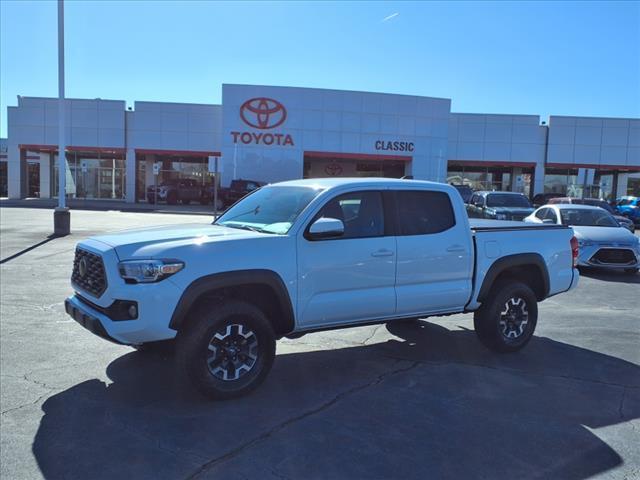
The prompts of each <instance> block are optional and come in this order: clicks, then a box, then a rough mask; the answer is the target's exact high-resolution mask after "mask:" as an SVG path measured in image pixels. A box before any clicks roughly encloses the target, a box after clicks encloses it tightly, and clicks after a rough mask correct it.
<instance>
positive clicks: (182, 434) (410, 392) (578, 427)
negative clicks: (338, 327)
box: [33, 322, 640, 479]
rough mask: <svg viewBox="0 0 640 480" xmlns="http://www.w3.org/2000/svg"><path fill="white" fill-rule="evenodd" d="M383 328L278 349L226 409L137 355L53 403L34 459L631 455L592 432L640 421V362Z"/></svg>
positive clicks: (357, 461) (249, 469)
mask: <svg viewBox="0 0 640 480" xmlns="http://www.w3.org/2000/svg"><path fill="white" fill-rule="evenodd" d="M387 329H388V330H389V332H390V333H391V334H392V335H394V337H395V338H393V339H390V340H387V341H385V342H382V343H377V344H373V345H367V344H363V345H354V346H348V347H346V348H339V349H332V350H322V349H320V348H321V346H320V345H321V344H322V342H323V340H322V339H323V337H322V335H319V336H316V335H311V336H307V337H303V338H302V339H300V340H298V342H300V343H303V344H304V343H305V342H308V343H307V345H306V346H305V348H311V347H314V346H315V345H318V349H316V350H315V351H305V352H297V353H287V354H281V355H278V357H277V358H276V362H275V365H274V368H273V370H272V372H271V374H270V376H269V377H268V378H267V381H266V382H265V384H263V385H262V387H260V388H259V389H258V390H257V391H255V392H254V393H253V394H252V395H250V396H247V397H244V398H241V399H237V400H233V401H228V402H217V403H211V402H207V401H205V400H203V399H202V398H200V397H199V396H197V395H196V394H194V393H193V392H192V391H191V390H190V389H189V388H186V387H184V384H183V383H182V381H180V380H178V379H177V378H176V375H175V372H174V371H173V367H172V364H173V363H172V359H171V358H170V357H169V356H167V355H158V354H142V353H140V352H133V353H129V354H126V355H124V356H122V357H120V358H118V359H116V360H114V361H113V362H112V363H111V364H110V365H109V366H108V368H107V375H108V377H109V379H110V380H111V381H112V383H109V384H105V383H103V382H101V381H99V380H97V379H94V380H89V381H86V382H83V383H80V384H78V385H75V386H74V387H72V388H70V389H68V390H66V391H63V392H61V393H58V394H56V395H53V396H52V397H50V398H49V399H48V400H47V401H46V402H45V403H44V404H43V407H42V408H43V410H44V417H43V418H42V420H41V423H40V426H39V428H38V432H37V434H36V437H35V440H34V443H33V453H34V455H35V457H36V459H37V462H38V465H39V467H40V469H41V471H42V473H43V475H44V477H45V478H51V479H54V478H62V477H64V478H92V479H97V478H153V479H159V478H192V477H193V478H196V477H197V478H214V477H215V478H217V477H224V478H229V479H235V478H260V479H263V478H266V479H269V478H280V479H282V478H292V479H293V478H302V477H304V478H328V479H337V478H443V477H447V478H479V477H482V478H497V479H513V478H532V477H536V478H575V479H579V478H580V479H581V478H587V477H590V476H592V475H594V474H597V473H601V472H604V471H607V470H609V469H612V468H614V467H617V466H621V465H622V464H623V459H622V457H621V456H620V454H619V453H617V452H616V451H614V450H613V449H612V448H611V447H610V446H609V445H608V444H607V443H606V442H605V441H603V440H602V439H601V438H599V437H598V436H597V435H596V434H594V433H592V431H590V429H598V428H601V427H605V426H609V425H614V424H619V423H622V422H626V421H628V420H631V419H635V418H638V416H640V368H639V367H638V366H637V365H635V364H633V363H630V362H627V361H624V360H621V359H618V358H615V357H612V356H608V355H603V354H600V353H596V352H593V351H590V350H586V349H583V348H578V347H575V346H572V345H568V344H565V343H561V342H556V341H554V340H551V339H548V338H542V337H534V339H533V340H532V341H531V343H530V344H529V345H528V346H527V348H526V349H525V350H524V351H522V352H520V353H517V354H513V355H497V354H494V353H491V352H489V351H487V350H485V349H484V348H483V347H482V346H481V345H480V344H479V342H478V341H477V340H476V338H475V334H474V332H472V331H467V330H460V329H458V330H448V329H446V328H444V327H441V326H438V325H434V324H430V323H427V322H418V323H417V324H405V323H397V324H392V325H389V326H388V327H387ZM289 345H290V346H291V347H292V348H298V347H296V344H295V343H289ZM624 428H627V427H624ZM628 428H632V427H631V426H628ZM632 436H633V435H632V434H631V437H632ZM630 448H633V447H630Z"/></svg>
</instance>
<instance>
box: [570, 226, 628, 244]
mask: <svg viewBox="0 0 640 480" xmlns="http://www.w3.org/2000/svg"><path fill="white" fill-rule="evenodd" d="M571 228H573V231H574V233H575V236H576V238H578V239H579V240H584V241H592V242H598V243H616V244H620V245H636V240H635V239H636V236H635V235H634V234H633V233H631V232H630V231H629V230H627V229H626V228H624V227H581V226H575V227H574V226H571Z"/></svg>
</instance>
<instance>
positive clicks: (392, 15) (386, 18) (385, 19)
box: [382, 12, 400, 22]
mask: <svg viewBox="0 0 640 480" xmlns="http://www.w3.org/2000/svg"><path fill="white" fill-rule="evenodd" d="M398 15H400V14H399V13H398V12H396V13H392V14H391V15H389V16H388V17H384V18H383V19H382V21H383V22H386V21H388V20H391V19H392V18H395V17H397V16H398Z"/></svg>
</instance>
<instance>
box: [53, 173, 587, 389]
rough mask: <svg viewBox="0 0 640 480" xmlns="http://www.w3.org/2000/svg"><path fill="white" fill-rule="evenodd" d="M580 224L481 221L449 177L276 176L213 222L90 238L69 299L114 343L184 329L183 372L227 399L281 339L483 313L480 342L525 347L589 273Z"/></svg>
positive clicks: (180, 343) (255, 381) (78, 314)
mask: <svg viewBox="0 0 640 480" xmlns="http://www.w3.org/2000/svg"><path fill="white" fill-rule="evenodd" d="M577 256H578V243H577V240H576V239H575V238H574V236H573V231H572V230H571V229H570V228H567V227H563V226H554V225H535V224H525V223H520V222H506V221H502V222H501V221H492V220H478V221H476V223H474V224H472V225H470V223H469V220H468V219H467V214H466V212H465V208H464V204H463V203H462V199H461V198H460V195H459V194H458V192H457V191H456V190H455V189H454V188H453V187H450V186H448V185H444V184H439V183H431V182H422V181H412V180H392V179H375V178H365V179H310V180H297V181H289V182H283V183H278V184H274V185H268V186H265V187H262V188H260V189H259V190H256V191H254V192H253V193H251V194H250V195H248V196H247V197H245V198H243V199H242V200H240V201H239V202H238V203H236V204H235V205H234V206H232V207H231V208H230V209H229V210H227V211H226V212H225V213H224V214H223V215H222V216H221V217H220V218H218V219H217V220H216V221H215V222H213V224H211V225H206V224H205V225H203V224H199V225H186V226H185V225H179V226H169V227H160V228H148V229H140V230H128V231H123V232H118V233H113V234H106V235H100V236H96V237H92V238H89V239H87V240H85V241H83V242H80V243H79V244H78V246H77V249H76V252H75V260H74V265H73V273H72V276H71V282H72V286H73V289H74V291H75V293H74V295H72V296H71V297H69V298H68V299H67V300H66V302H65V307H66V311H67V313H68V314H69V315H71V316H72V317H73V318H74V319H75V320H76V321H77V322H78V323H80V324H81V325H82V326H84V327H85V328H87V329H88V330H90V331H91V332H93V333H94V334H97V335H99V336H101V337H103V338H106V339H109V340H112V341H114V342H117V343H121V344H126V345H132V346H141V345H144V344H149V343H152V342H157V341H163V340H168V339H174V338H175V339H176V360H177V361H178V362H179V365H180V368H181V371H182V372H183V374H184V376H185V377H187V378H189V379H190V380H191V382H192V383H193V384H194V385H195V387H196V388H197V389H198V390H199V391H200V392H202V393H203V394H204V395H206V396H208V397H211V398H215V399H224V398H231V397H235V396H239V395H242V394H244V393H246V392H248V391H250V390H251V389H253V388H255V387H256V386H257V385H259V384H260V383H261V382H262V381H263V380H264V378H265V377H266V375H267V373H268V372H269V370H270V368H271V365H272V363H273V361H274V357H275V347H276V340H277V339H279V338H282V337H298V336H301V335H303V334H305V333H308V332H313V331H318V330H323V329H333V328H338V327H352V326H357V325H364V324H373V323H383V322H389V321H396V320H403V319H404V320H407V319H415V318H425V317H429V316H436V315H449V314H455V313H467V312H473V313H474V326H475V330H476V333H477V334H478V337H479V339H480V341H481V342H482V343H483V344H484V345H486V346H487V347H488V348H490V349H492V350H495V351H497V352H513V351H516V350H519V349H521V348H522V347H524V346H525V345H526V343H527V342H528V341H529V339H530V338H531V336H532V335H533V332H534V329H535V327H536V321H537V317H538V308H537V304H538V302H540V301H542V300H544V299H545V298H547V297H549V296H552V295H556V294H558V293H562V292H566V291H567V290H569V289H571V288H573V287H575V286H576V285H577V283H578V277H579V275H578V271H577V270H576V268H575V265H576V259H577Z"/></svg>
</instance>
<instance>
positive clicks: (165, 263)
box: [118, 260, 184, 283]
mask: <svg viewBox="0 0 640 480" xmlns="http://www.w3.org/2000/svg"><path fill="white" fill-rule="evenodd" d="M183 268H184V262H180V261H178V260H126V261H124V262H120V263H118V270H119V271H120V276H121V277H122V278H124V279H125V281H126V282H127V283H152V282H159V281H160V280H164V279H165V278H167V277H170V276H171V275H173V274H174V273H177V272H179V271H180V270H182V269H183Z"/></svg>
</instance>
